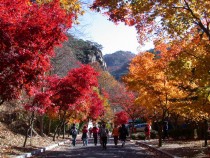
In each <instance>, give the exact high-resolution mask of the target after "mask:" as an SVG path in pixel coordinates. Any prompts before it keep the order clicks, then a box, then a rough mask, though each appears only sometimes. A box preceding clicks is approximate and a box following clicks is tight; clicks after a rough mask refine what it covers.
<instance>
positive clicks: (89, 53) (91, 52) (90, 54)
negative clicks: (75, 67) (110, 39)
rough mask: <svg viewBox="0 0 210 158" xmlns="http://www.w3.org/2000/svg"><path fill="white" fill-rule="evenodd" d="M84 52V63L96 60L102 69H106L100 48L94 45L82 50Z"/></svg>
mask: <svg viewBox="0 0 210 158" xmlns="http://www.w3.org/2000/svg"><path fill="white" fill-rule="evenodd" d="M84 54H85V56H86V58H85V62H84V63H85V64H89V63H94V62H98V63H99V64H100V66H101V68H102V69H103V70H107V65H106V62H105V61H104V58H103V54H102V52H101V50H100V49H98V48H97V47H95V46H91V47H89V49H87V50H85V51H84Z"/></svg>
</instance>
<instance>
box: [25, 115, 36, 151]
mask: <svg viewBox="0 0 210 158" xmlns="http://www.w3.org/2000/svg"><path fill="white" fill-rule="evenodd" d="M33 123H34V112H32V114H31V118H30V122H29V127H28V129H27V130H26V135H25V141H24V144H23V147H26V143H27V139H28V134H29V131H30V136H31V141H30V144H31V145H32V134H33Z"/></svg>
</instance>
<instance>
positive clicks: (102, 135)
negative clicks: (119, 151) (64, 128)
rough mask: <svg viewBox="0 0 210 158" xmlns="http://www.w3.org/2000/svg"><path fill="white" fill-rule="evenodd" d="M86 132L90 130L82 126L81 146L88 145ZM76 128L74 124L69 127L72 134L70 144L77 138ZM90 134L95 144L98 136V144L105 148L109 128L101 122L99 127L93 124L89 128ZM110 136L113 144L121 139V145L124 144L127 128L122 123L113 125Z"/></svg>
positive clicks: (73, 143) (74, 143) (74, 142)
mask: <svg viewBox="0 0 210 158" xmlns="http://www.w3.org/2000/svg"><path fill="white" fill-rule="evenodd" d="M88 132H89V134H90V131H89V130H88V129H87V126H84V127H83V129H82V137H81V138H82V141H83V146H87V145H88ZM77 134H78V130H77V128H76V126H75V124H73V125H72V127H71V128H70V135H71V136H72V145H73V146H75V145H76V138H77ZM91 134H92V135H93V140H94V145H95V146H97V144H98V138H99V140H100V144H101V146H102V147H103V149H107V141H108V137H109V130H108V129H107V128H106V125H105V124H102V125H101V126H100V127H99V128H98V127H97V126H96V125H94V127H93V128H92V129H91ZM112 136H113V137H114V144H115V146H117V145H118V141H119V140H121V141H122V147H123V146H124V145H125V141H126V137H127V136H128V130H127V128H126V127H125V125H124V124H122V125H121V126H120V127H118V126H117V125H115V127H114V128H113V130H112Z"/></svg>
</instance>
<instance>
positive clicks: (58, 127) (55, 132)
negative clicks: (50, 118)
mask: <svg viewBox="0 0 210 158" xmlns="http://www.w3.org/2000/svg"><path fill="white" fill-rule="evenodd" d="M61 123H62V122H59V124H58V125H57V127H56V128H55V131H54V135H53V141H55V137H56V134H57V133H58V130H59V129H60V126H61Z"/></svg>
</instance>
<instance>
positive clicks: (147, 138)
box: [144, 124, 151, 140]
mask: <svg viewBox="0 0 210 158" xmlns="http://www.w3.org/2000/svg"><path fill="white" fill-rule="evenodd" d="M144 133H145V140H150V134H151V125H150V124H147V126H146V127H145V129H144Z"/></svg>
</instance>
